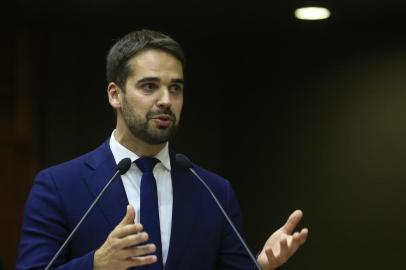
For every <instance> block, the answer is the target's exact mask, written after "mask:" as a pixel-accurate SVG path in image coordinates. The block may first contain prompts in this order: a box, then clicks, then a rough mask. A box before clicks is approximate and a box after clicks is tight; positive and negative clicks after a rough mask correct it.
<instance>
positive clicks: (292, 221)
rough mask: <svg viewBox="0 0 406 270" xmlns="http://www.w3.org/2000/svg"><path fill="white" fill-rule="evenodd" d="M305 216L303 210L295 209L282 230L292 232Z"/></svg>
mask: <svg viewBox="0 0 406 270" xmlns="http://www.w3.org/2000/svg"><path fill="white" fill-rule="evenodd" d="M302 217H303V213H302V211H301V210H296V211H294V212H293V213H292V214H291V215H290V216H289V218H288V220H287V221H286V223H285V225H283V226H282V230H283V231H284V232H285V233H287V234H292V232H293V230H294V229H295V227H296V226H297V224H299V222H300V220H301V219H302Z"/></svg>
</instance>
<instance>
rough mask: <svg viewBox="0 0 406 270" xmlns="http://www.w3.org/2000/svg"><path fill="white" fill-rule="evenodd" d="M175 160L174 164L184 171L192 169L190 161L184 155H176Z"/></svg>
mask: <svg viewBox="0 0 406 270" xmlns="http://www.w3.org/2000/svg"><path fill="white" fill-rule="evenodd" d="M175 160H176V164H178V165H179V166H181V167H182V168H184V169H185V170H188V169H190V168H192V167H193V164H192V162H191V161H190V159H189V158H188V157H187V156H185V155H184V154H180V153H179V154H176V156H175Z"/></svg>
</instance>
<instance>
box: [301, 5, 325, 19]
mask: <svg viewBox="0 0 406 270" xmlns="http://www.w3.org/2000/svg"><path fill="white" fill-rule="evenodd" d="M295 17H296V18H298V19H299V20H324V19H327V18H328V17H330V11H329V10H328V9H327V8H323V7H303V8H298V9H296V10H295Z"/></svg>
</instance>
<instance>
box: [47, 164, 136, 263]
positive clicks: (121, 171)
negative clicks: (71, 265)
mask: <svg viewBox="0 0 406 270" xmlns="http://www.w3.org/2000/svg"><path fill="white" fill-rule="evenodd" d="M130 167H131V159H130V158H123V159H122V160H120V162H119V163H118V164H117V167H116V173H115V174H114V175H113V177H111V179H110V180H109V181H108V182H107V184H106V185H105V186H104V188H103V189H102V191H100V193H99V195H97V197H96V199H95V200H94V202H93V203H92V204H91V205H90V207H89V209H87V211H86V213H85V214H84V215H83V217H82V218H81V219H80V220H79V222H78V224H76V226H75V228H74V229H73V230H72V232H71V233H70V234H69V236H68V238H66V240H65V242H64V243H63V244H62V246H61V247H60V248H59V250H58V251H57V252H56V253H55V255H54V257H53V258H52V260H51V261H50V262H49V263H48V265H47V267H46V268H45V270H48V269H49V268H50V267H51V266H52V264H53V263H54V262H55V260H56V259H57V258H58V256H59V254H60V253H61V252H62V250H63V249H64V248H65V246H66V245H67V244H68V243H69V241H70V240H71V238H72V237H73V235H74V234H75V232H76V231H77V230H78V228H79V227H80V225H81V224H82V223H83V221H84V220H85V219H86V217H87V216H88V215H89V213H90V211H91V210H92V209H93V208H94V206H95V205H96V203H97V202H98V201H99V199H100V198H101V196H102V195H103V194H104V192H105V191H106V189H107V188H108V187H109V186H110V185H111V183H112V182H113V180H114V179H116V177H117V176H118V175H119V174H120V175H123V174H125V173H126V172H127V171H128V170H129V169H130Z"/></svg>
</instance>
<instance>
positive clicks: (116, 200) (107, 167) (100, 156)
mask: <svg viewBox="0 0 406 270" xmlns="http://www.w3.org/2000/svg"><path fill="white" fill-rule="evenodd" d="M86 163H87V165H88V166H89V167H91V168H92V169H93V170H94V172H93V173H92V174H91V175H89V176H88V177H86V178H85V182H86V184H87V186H88V187H89V190H90V192H91V193H92V195H93V196H94V198H96V197H97V195H98V194H99V193H100V191H101V190H102V189H103V188H104V186H105V185H106V184H107V182H108V181H109V180H110V178H111V177H112V176H113V175H114V173H115V172H116V162H115V160H114V157H113V154H112V153H111V150H110V147H109V143H108V141H107V142H105V143H104V144H103V145H101V146H100V147H99V148H98V149H96V150H95V151H94V152H93V153H92V154H91V155H90V156H89V158H88V159H87V161H86ZM127 205H128V200H127V195H126V193H125V190H124V186H123V182H122V181H121V177H120V176H118V177H117V178H116V179H115V180H114V181H113V182H112V184H111V186H110V187H109V188H108V189H107V190H106V191H105V193H104V194H103V196H102V197H101V198H100V201H99V202H98V205H97V207H98V208H99V209H100V210H101V211H102V213H103V215H104V217H105V218H106V220H107V222H108V223H109V224H110V226H111V230H112V229H113V228H114V227H115V226H116V225H117V224H118V223H119V222H120V221H121V219H122V218H123V217H124V216H125V213H126V206H127Z"/></svg>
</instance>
